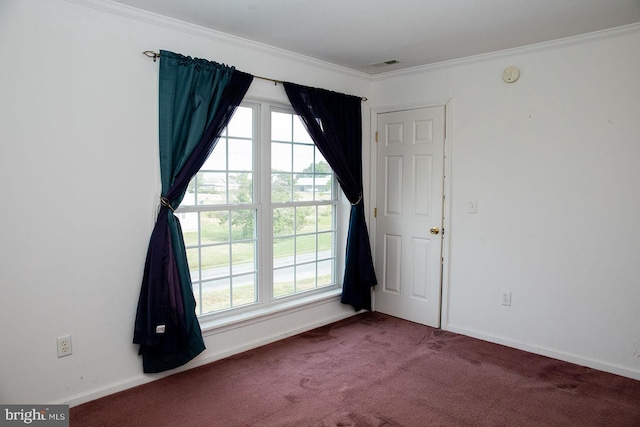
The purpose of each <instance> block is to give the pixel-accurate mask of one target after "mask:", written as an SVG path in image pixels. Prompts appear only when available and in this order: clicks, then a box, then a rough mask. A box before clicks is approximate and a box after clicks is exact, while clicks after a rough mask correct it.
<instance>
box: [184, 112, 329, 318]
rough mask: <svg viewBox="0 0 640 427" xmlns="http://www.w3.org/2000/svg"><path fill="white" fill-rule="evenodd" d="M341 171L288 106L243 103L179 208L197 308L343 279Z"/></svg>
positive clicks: (209, 309) (270, 297)
mask: <svg viewBox="0 0 640 427" xmlns="http://www.w3.org/2000/svg"><path fill="white" fill-rule="evenodd" d="M337 210H338V202H337V194H336V184H335V177H334V175H333V172H332V171H331V168H330V167H329V165H328V164H327V162H326V160H325V159H324V157H322V155H321V154H320V152H319V151H318V150H317V148H316V147H315V146H314V144H313V141H312V140H311V138H310V137H309V135H308V133H307V131H306V129H305V128H304V126H303V124H302V122H301V121H300V119H299V117H298V116H296V115H295V113H293V112H292V111H291V110H290V109H286V108H283V107H277V108H276V107H272V106H271V105H270V104H268V103H259V104H253V103H243V104H242V105H241V106H240V107H238V109H237V110H236V112H235V114H234V116H233V118H232V119H231V121H230V122H229V125H228V126H227V128H226V129H225V130H224V131H223V133H222V135H221V138H220V140H219V141H218V143H217V145H216V147H215V148H214V150H213V152H212V153H211V155H210V156H209V158H208V159H207V161H206V162H205V164H204V165H203V166H202V168H201V169H200V171H199V172H198V174H197V175H196V176H195V177H194V178H193V179H192V181H191V183H190V184H189V187H188V189H187V192H186V194H185V197H184V199H183V201H182V203H181V205H180V207H179V208H178V209H177V210H176V214H177V215H178V217H179V219H180V223H181V226H182V232H183V235H184V240H185V246H186V250H187V258H188V262H189V269H190V272H191V280H192V283H193V292H194V295H195V297H196V302H197V310H198V315H199V316H204V315H209V314H215V313H223V312H228V311H230V310H234V312H235V310H236V309H243V310H251V309H252V308H255V307H263V306H268V305H269V304H276V303H278V302H279V301H285V300H290V299H295V298H297V297H299V296H301V295H309V294H310V293H313V292H319V291H321V290H325V289H333V288H337V287H338V285H337V284H336V263H337V259H336V239H337V237H336V234H337V227H336V217H337Z"/></svg>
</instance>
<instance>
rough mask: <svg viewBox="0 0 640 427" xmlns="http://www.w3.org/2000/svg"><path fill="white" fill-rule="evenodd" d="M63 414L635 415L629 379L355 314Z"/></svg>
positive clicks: (483, 420)
mask: <svg viewBox="0 0 640 427" xmlns="http://www.w3.org/2000/svg"><path fill="white" fill-rule="evenodd" d="M70 416H71V426H137V427H142V426H296V427H297V426H386V427H391V426H616V427H617V426H640V381H635V380H631V379H628V378H623V377H620V376H616V375H612V374H608V373H604V372H600V371H596V370H593V369H590V368H585V367H581V366H577V365H572V364H570V363H565V362H560V361H557V360H554V359H550V358H546V357H543V356H537V355H533V354H530V353H526V352H522V351H519V350H514V349H511V348H508V347H504V346H500V345H496V344H491V343H487V342H484V341H480V340H476V339H473V338H469V337H465V336H461V335H456V334H453V333H450V332H445V331H441V330H437V329H433V328H429V327H426V326H421V325H417V324H415V323H411V322H407V321H403V320H400V319H397V318H393V317H389V316H386V315H383V314H379V313H365V314H362V315H358V316H356V317H353V318H350V319H347V320H344V321H341V322H338V323H334V324H332V325H328V326H325V327H322V328H319V329H315V330H313V331H310V332H307V333H304V334H301V335H297V336H294V337H291V338H288V339H285V340H282V341H279V342H276V343H273V344H270V345H267V346H264V347H260V348H258V349H255V350H251V351H248V352H245V353H242V354H239V355H237V356H233V357H230V358H227V359H224V360H220V361H218V362H215V363H211V364H209V365H206V366H202V367H199V368H195V369H192V370H190V371H186V372H183V373H180V374H176V375H173V376H171V377H167V378H164V379H161V380H158V381H155V382H153V383H150V384H145V385H143V386H140V387H136V388H133V389H130V390H127V391H124V392H121V393H118V394H114V395H111V396H108V397H105V398H102V399H99V400H95V401H92V402H89V403H86V404H84V405H80V406H77V407H75V408H72V409H71V414H70Z"/></svg>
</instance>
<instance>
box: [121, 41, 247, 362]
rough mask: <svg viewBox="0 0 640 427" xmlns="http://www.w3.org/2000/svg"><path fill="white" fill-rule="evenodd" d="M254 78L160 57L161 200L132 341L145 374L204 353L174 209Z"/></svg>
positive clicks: (189, 60) (171, 55) (213, 65)
mask: <svg viewBox="0 0 640 427" xmlns="http://www.w3.org/2000/svg"><path fill="white" fill-rule="evenodd" d="M252 79H253V77H252V76H251V75H249V74H246V73H242V72H240V71H238V70H236V69H235V68H233V67H228V66H225V65H222V64H218V63H215V62H210V61H207V60H204V59H197V58H190V57H187V56H183V55H180V54H176V53H173V52H168V51H161V52H160V86H159V107H160V108H159V126H160V129H159V130H160V132H159V148H160V173H161V182H162V196H161V206H160V210H159V213H158V218H157V221H156V224H155V227H154V230H153V232H152V235H151V239H150V242H149V249H148V252H147V259H146V263H145V270H144V277H143V281H142V287H141V290H140V298H139V300H138V310H137V314H136V323H135V329H134V340H133V341H134V343H136V344H140V354H141V355H142V358H143V370H144V372H147V373H152V372H161V371H166V370H169V369H173V368H176V367H178V366H181V365H183V364H185V363H187V362H189V361H190V360H191V359H193V358H194V357H195V356H197V355H198V354H200V353H201V352H202V351H203V350H204V349H205V346H204V340H203V339H202V332H201V330H200V325H199V323H198V319H197V316H196V311H195V309H196V301H195V298H194V296H193V291H192V288H191V277H190V274H189V267H188V264H187V255H186V250H185V246H184V240H183V237H182V230H181V228H180V222H179V220H178V218H177V217H176V216H175V215H174V214H173V211H174V210H175V209H176V208H177V207H178V206H179V205H180V202H181V201H182V198H183V197H184V194H185V192H186V190H187V186H188V184H189V181H190V180H191V178H192V177H193V176H194V175H195V174H196V173H197V172H198V170H199V169H200V167H201V166H202V165H203V164H204V162H205V160H206V159H207V157H208V156H209V154H210V153H211V151H212V150H213V148H214V147H215V144H216V142H217V141H218V138H219V137H220V133H221V132H222V130H223V129H224V128H225V126H226V125H227V123H228V122H229V120H230V119H231V116H232V115H233V113H234V111H235V109H236V107H237V106H238V105H239V104H240V102H241V101H242V98H243V97H244V95H245V93H246V91H247V90H248V88H249V85H250V84H251V81H252Z"/></svg>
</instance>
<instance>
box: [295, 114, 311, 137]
mask: <svg viewBox="0 0 640 427" xmlns="http://www.w3.org/2000/svg"><path fill="white" fill-rule="evenodd" d="M293 140H294V141H295V142H307V143H309V144H313V140H312V139H311V136H310V135H309V133H308V132H307V128H306V127H305V125H304V123H302V119H300V116H293Z"/></svg>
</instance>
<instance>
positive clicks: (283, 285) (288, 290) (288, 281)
mask: <svg viewBox="0 0 640 427" xmlns="http://www.w3.org/2000/svg"><path fill="white" fill-rule="evenodd" d="M294 271H295V268H294V267H288V268H280V269H276V270H273V296H274V297H276V298H280V297H283V296H286V295H291V294H293V293H294V292H295V287H294Z"/></svg>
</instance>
